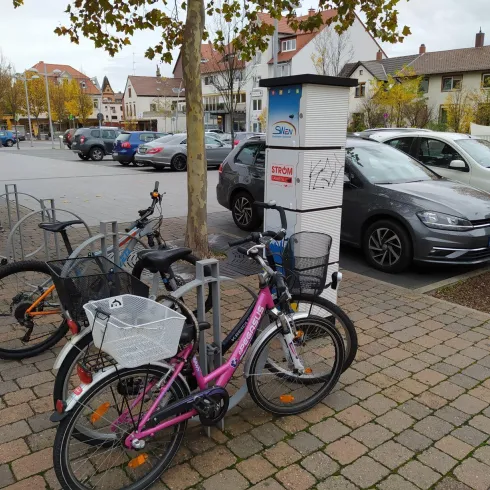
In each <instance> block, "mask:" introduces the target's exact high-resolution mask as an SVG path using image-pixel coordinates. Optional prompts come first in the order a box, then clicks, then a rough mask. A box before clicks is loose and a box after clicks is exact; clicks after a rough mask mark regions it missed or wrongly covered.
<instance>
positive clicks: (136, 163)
mask: <svg viewBox="0 0 490 490" xmlns="http://www.w3.org/2000/svg"><path fill="white" fill-rule="evenodd" d="M131 162H132V163H133V165H134V166H135V167H138V168H141V167H146V163H145V162H137V161H136V160H135V159H134V156H133V159H132V160H131Z"/></svg>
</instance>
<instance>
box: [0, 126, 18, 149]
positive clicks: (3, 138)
mask: <svg viewBox="0 0 490 490" xmlns="http://www.w3.org/2000/svg"><path fill="white" fill-rule="evenodd" d="M0 143H1V144H2V146H8V147H11V146H14V145H15V143H17V138H16V137H15V133H14V132H13V131H7V130H5V131H3V130H2V131H0Z"/></svg>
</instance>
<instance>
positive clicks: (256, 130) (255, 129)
mask: <svg viewBox="0 0 490 490" xmlns="http://www.w3.org/2000/svg"><path fill="white" fill-rule="evenodd" d="M252 131H253V132H254V133H260V131H261V127H260V123H258V122H254V123H252Z"/></svg>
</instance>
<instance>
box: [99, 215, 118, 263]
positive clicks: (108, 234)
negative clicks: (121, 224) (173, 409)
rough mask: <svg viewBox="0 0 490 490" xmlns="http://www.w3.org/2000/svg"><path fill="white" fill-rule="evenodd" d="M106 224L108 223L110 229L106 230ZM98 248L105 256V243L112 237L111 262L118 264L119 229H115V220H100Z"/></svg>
mask: <svg viewBox="0 0 490 490" xmlns="http://www.w3.org/2000/svg"><path fill="white" fill-rule="evenodd" d="M108 225H110V229H111V230H110V231H108V229H107V228H108ZM100 234H101V235H102V237H101V239H100V250H101V251H102V255H103V256H104V257H105V258H107V243H108V242H109V240H110V239H111V238H112V250H113V253H114V257H113V258H112V262H114V263H115V264H116V265H119V231H118V229H117V221H101V222H100Z"/></svg>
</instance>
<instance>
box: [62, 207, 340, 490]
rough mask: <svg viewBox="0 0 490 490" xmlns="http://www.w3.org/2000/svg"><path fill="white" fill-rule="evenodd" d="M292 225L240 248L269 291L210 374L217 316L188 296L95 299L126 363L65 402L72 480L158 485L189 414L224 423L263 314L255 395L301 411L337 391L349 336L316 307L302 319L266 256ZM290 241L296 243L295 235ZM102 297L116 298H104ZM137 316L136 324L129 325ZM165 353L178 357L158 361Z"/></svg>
mask: <svg viewBox="0 0 490 490" xmlns="http://www.w3.org/2000/svg"><path fill="white" fill-rule="evenodd" d="M281 217H283V216H281ZM285 229H286V226H285V224H283V230H281V231H280V232H279V233H276V232H265V233H263V234H256V243H255V244H254V245H253V246H251V247H250V248H244V247H240V248H239V249H238V250H239V251H240V252H241V253H243V254H246V255H247V256H249V257H250V258H252V259H253V260H255V261H256V262H257V263H259V264H260V266H261V267H262V270H263V272H262V273H261V274H259V282H260V293H259V295H258V299H257V301H256V303H255V307H254V308H253V311H252V312H251V314H250V316H249V319H248V323H247V326H246V328H245V329H244V330H243V333H242V334H241V336H240V338H239V340H238V342H237V343H236V347H235V348H234V350H233V352H232V353H231V355H230V356H229V357H228V359H227V360H226V362H225V363H224V364H223V365H222V366H220V367H218V368H217V369H215V370H214V371H212V372H211V373H209V374H208V375H206V376H204V375H203V374H202V372H201V369H200V366H199V363H198V360H197V357H196V355H195V354H196V351H197V348H198V340H197V339H199V332H200V330H202V329H205V328H208V327H209V324H199V323H198V322H197V320H196V319H195V317H194V315H193V313H192V311H191V310H190V309H189V308H187V307H186V306H185V304H184V303H182V302H181V301H179V300H176V299H174V298H172V297H171V296H168V297H162V298H160V303H156V302H151V300H148V299H146V298H140V297H135V296H130V295H127V296H122V297H119V298H115V299H114V298H109V299H108V300H101V301H100V302H96V303H95V304H92V303H89V304H88V305H86V306H87V309H91V313H90V312H89V313H90V314H91V315H92V317H93V318H94V327H93V333H94V343H95V344H96V345H98V347H100V348H101V350H103V351H106V352H108V353H109V354H110V355H111V356H112V357H114V358H115V360H116V361H117V362H118V365H117V366H110V367H109V368H107V369H104V370H102V371H100V372H98V373H96V374H95V375H94V377H93V380H92V382H91V383H90V384H88V385H81V386H79V387H78V388H76V389H75V390H74V392H73V393H72V394H71V396H70V398H69V399H68V400H67V401H66V402H63V403H59V406H57V412H58V420H60V424H59V426H58V430H57V433H56V438H55V443H54V468H55V471H56V475H57V477H58V480H59V482H60V483H61V486H62V488H64V489H67V490H74V489H124V490H141V489H146V488H149V487H151V485H152V484H153V483H154V482H156V481H157V480H158V479H159V478H160V477H161V475H162V473H163V472H164V471H165V470H166V469H167V468H168V466H169V465H170V463H171V461H172V459H173V458H174V456H175V454H176V453H177V451H178V449H179V447H180V445H181V443H182V440H183V437H184V432H185V429H186V426H187V421H188V420H189V419H191V418H192V417H196V416H197V417H199V420H200V421H201V423H202V424H204V425H214V424H216V423H217V422H219V421H220V420H221V419H222V418H223V417H224V416H225V414H226V412H227V409H228V403H229V395H228V392H227V390H226V386H227V384H228V382H229V381H230V380H231V379H232V377H233V376H234V374H235V373H236V370H237V368H238V366H239V365H240V363H241V362H242V361H244V360H245V358H246V356H247V353H248V350H249V347H250V345H251V343H252V341H253V340H254V339H255V338H256V334H257V331H258V329H259V326H260V324H261V321H262V319H263V318H273V322H272V323H271V324H270V325H268V326H267V327H265V328H264V329H261V333H260V334H259V336H258V338H256V340H254V341H253V347H252V350H251V353H250V355H249V357H248V359H247V360H246V364H245V367H244V375H245V378H246V382H247V386H248V390H249V393H250V395H251V397H252V399H253V400H254V401H255V403H257V405H259V406H260V407H261V408H263V409H265V410H267V411H269V412H271V413H273V414H275V415H293V414H298V413H301V412H304V411H306V410H308V409H310V408H312V407H313V406H315V405H316V404H317V403H319V402H320V401H321V400H322V399H323V398H325V397H326V396H327V395H328V393H330V391H331V390H332V389H333V388H334V386H335V385H336V383H337V381H338V379H339V376H340V374H341V373H342V368H343V362H344V355H345V346H344V342H343V339H342V336H341V335H340V334H339V332H338V330H337V329H336V328H335V327H334V326H333V325H332V324H331V323H329V322H328V321H323V320H321V319H320V318H318V317H315V316H311V317H308V318H301V322H299V321H298V322H296V321H295V320H296V318H298V316H297V315H298V314H296V313H295V312H294V311H293V308H291V295H290V293H289V290H288V287H287V281H285V278H284V276H283V275H282V274H281V273H280V272H277V271H275V270H273V269H272V268H271V267H270V265H269V264H267V263H266V261H265V260H264V259H263V258H262V254H263V250H264V249H265V248H268V247H269V244H270V242H271V240H273V239H274V240H282V239H283V238H284V235H285ZM290 241H291V243H294V235H293V236H292V237H291V238H290ZM296 243H297V242H296ZM295 253H298V251H296V252H295ZM289 258H291V254H290V255H289ZM303 258H304V253H303ZM326 261H327V262H328V253H327V258H326ZM325 267H326V265H325ZM273 292H274V294H275V295H277V298H278V299H277V300H276V301H274V298H273ZM102 301H106V303H104V304H102V306H101V305H100V304H101V303H102ZM111 301H112V302H113V303H110V302H111ZM145 302H146V303H145ZM99 303H100V304H99ZM160 309H161V310H160ZM163 309H165V310H163ZM88 316H90V315H88ZM128 318H132V319H133V321H134V323H135V326H134V327H133V328H129V327H127V325H128V324H130V323H131V321H130V320H128ZM162 318H165V320H162ZM118 322H119V323H118ZM305 322H306V323H305ZM310 323H311V324H310ZM123 324H124V325H126V326H123ZM179 325H180V327H179ZM97 328H99V331H97ZM145 329H146V330H145ZM134 332H138V335H141V332H143V333H144V335H147V337H145V338H143V337H141V338H142V343H140V342H139V341H135V338H136V337H134V336H133V337H131V335H133V334H134ZM175 332H177V337H175ZM139 338H140V337H138V339H139ZM158 338H159V339H160V340H156V339H158ZM143 345H144V348H139V347H140V346H143ZM173 345H175V350H174V352H171V351H172V349H174V347H173ZM162 349H163V350H162ZM164 352H167V356H166V357H164V354H163V353H164ZM168 352H171V354H170V355H168ZM175 352H177V353H176V354H175ZM165 358H166V359H169V358H170V359H169V360H168V361H158V360H157V359H165ZM190 372H192V373H193V375H194V376H195V379H196V381H197V385H198V389H197V390H195V391H193V392H191V390H190V388H189V385H188V384H187V381H186V376H188V375H189V373H190ZM80 428H83V432H84V433H85V434H87V437H86V438H84V440H83V442H81V441H80V440H79V438H77V431H78V430H80Z"/></svg>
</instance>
